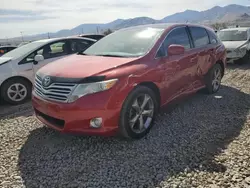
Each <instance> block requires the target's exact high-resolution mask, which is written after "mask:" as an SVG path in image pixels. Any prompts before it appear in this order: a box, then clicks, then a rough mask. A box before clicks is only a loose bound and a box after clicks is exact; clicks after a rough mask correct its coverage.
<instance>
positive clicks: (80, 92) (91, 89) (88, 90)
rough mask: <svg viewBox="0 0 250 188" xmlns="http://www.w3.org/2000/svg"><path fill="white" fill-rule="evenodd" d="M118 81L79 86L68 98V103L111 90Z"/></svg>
mask: <svg viewBox="0 0 250 188" xmlns="http://www.w3.org/2000/svg"><path fill="white" fill-rule="evenodd" d="M117 81H118V79H112V80H106V81H102V82H95V83H88V84H79V85H78V86H77V87H76V88H75V89H74V91H73V92H72V94H71V95H70V96H69V99H68V102H74V101H76V100H77V99H79V98H80V97H83V96H85V95H89V94H92V93H97V92H101V91H105V90H108V89H110V88H112V87H113V86H114V85H115V83H116V82H117Z"/></svg>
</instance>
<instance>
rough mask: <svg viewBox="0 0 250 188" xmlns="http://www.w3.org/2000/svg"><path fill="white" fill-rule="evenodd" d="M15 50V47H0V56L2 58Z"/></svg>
mask: <svg viewBox="0 0 250 188" xmlns="http://www.w3.org/2000/svg"><path fill="white" fill-rule="evenodd" d="M15 48H17V47H16V46H0V56H2V55H3V54H5V53H7V52H9V51H11V50H14V49H15Z"/></svg>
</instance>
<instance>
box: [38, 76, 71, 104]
mask: <svg viewBox="0 0 250 188" xmlns="http://www.w3.org/2000/svg"><path fill="white" fill-rule="evenodd" d="M75 87H76V84H73V83H52V84H51V85H49V86H48V87H44V86H43V85H42V78H41V77H39V76H37V75H36V78H35V83H34V92H35V93H36V95H38V96H40V97H41V98H44V99H48V100H52V101H58V102H67V99H68V96H69V95H70V94H71V92H72V91H73V89H74V88H75Z"/></svg>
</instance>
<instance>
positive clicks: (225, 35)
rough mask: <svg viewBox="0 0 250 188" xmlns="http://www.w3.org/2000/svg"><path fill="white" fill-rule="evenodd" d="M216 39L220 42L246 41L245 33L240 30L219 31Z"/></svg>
mask: <svg viewBox="0 0 250 188" xmlns="http://www.w3.org/2000/svg"><path fill="white" fill-rule="evenodd" d="M218 37H219V38H220V40H221V41H246V40H247V31H241V30H227V31H219V32H218Z"/></svg>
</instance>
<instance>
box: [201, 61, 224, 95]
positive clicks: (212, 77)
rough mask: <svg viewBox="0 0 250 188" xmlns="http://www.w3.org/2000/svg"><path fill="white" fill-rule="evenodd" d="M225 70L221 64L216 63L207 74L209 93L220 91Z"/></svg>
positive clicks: (206, 89) (206, 80) (207, 90)
mask: <svg viewBox="0 0 250 188" xmlns="http://www.w3.org/2000/svg"><path fill="white" fill-rule="evenodd" d="M222 74H223V70H222V67H221V66H220V65H219V64H215V65H214V66H213V67H212V68H211V69H210V70H209V71H208V73H207V75H206V76H205V85H206V88H205V91H206V93H207V94H213V93H216V92H217V91H219V89H220V87H221V79H222Z"/></svg>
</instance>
